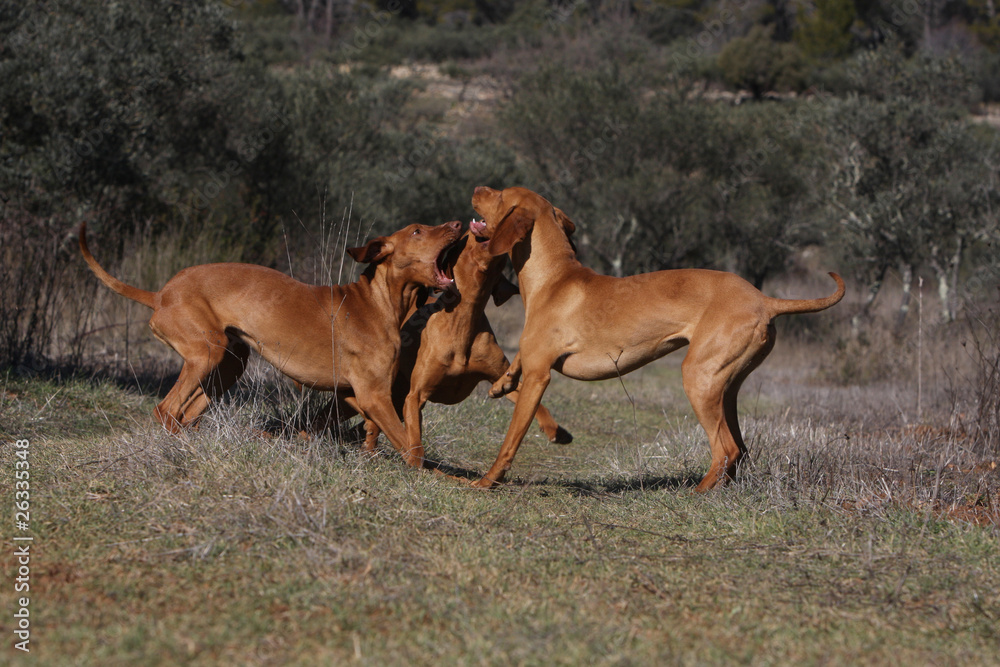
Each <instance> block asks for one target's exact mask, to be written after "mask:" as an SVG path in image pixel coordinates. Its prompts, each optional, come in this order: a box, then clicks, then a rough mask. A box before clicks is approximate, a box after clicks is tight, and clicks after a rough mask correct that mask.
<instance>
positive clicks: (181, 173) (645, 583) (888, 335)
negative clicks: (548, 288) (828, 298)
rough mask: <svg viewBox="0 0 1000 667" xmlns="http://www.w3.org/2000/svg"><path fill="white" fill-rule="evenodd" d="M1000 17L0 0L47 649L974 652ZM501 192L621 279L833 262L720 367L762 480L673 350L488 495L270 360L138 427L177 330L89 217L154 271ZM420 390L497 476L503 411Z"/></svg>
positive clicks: (643, 660)
mask: <svg viewBox="0 0 1000 667" xmlns="http://www.w3.org/2000/svg"><path fill="white" fill-rule="evenodd" d="M998 50H1000V24H998V19H997V17H996V12H995V7H994V3H993V2H991V1H989V0H985V1H980V0H968V1H962V2H949V3H942V2H921V3H916V2H912V1H911V0H873V1H868V0H865V1H861V0H857V1H852V0H814V1H811V2H810V1H807V0H797V1H796V2H787V1H785V0H732V1H730V0H638V1H633V2H617V1H606V0H571V1H566V2H556V1H547V0H505V1H503V2H478V1H472V0H446V1H443V2H423V1H421V2H412V1H409V0H408V1H405V2H404V1H397V0H379V1H378V2H372V3H361V2H347V1H343V0H282V1H280V2H278V1H273V0H271V1H269V0H259V1H253V0H226V1H225V2H223V1H220V0H192V1H185V2H172V1H167V0H155V1H154V0H137V1H134V2H128V3H104V2H94V1H86V2H70V1H69V0H48V1H34V2H28V3H7V2H5V3H0V377H2V378H3V386H2V387H0V437H2V438H3V443H4V445H3V451H5V452H6V451H8V449H7V445H8V444H9V442H12V441H13V438H14V437H18V438H21V437H29V438H31V439H32V443H33V445H32V448H33V449H32V456H33V457H37V458H33V463H32V466H33V468H32V469H33V470H35V469H36V468H35V466H36V464H37V470H38V471H39V473H38V478H37V480H38V487H37V488H38V489H39V495H38V496H37V498H36V497H34V496H33V499H32V502H33V503H37V504H35V505H33V508H34V509H35V511H36V512H37V516H39V517H42V518H40V519H39V520H38V521H37V522H36V523H34V524H33V528H34V530H36V531H37V535H38V537H39V541H40V543H43V544H44V545H45V554H46V555H45V556H44V559H43V560H40V561H39V563H41V565H40V567H41V569H40V570H38V571H37V572H38V573H39V575H38V578H37V579H36V580H35V582H34V583H33V585H36V584H37V586H38V589H37V591H38V602H39V612H38V613H39V616H38V617H37V618H38V619H39V623H40V627H45V628H57V627H58V628H59V629H60V631H59V632H58V633H56V632H54V631H51V632H50V631H49V630H45V633H44V640H40V646H41V647H43V648H41V649H40V651H42V657H43V658H44V659H48V660H49V661H50V662H53V663H56V662H59V660H60V658H61V657H64V656H69V655H73V656H82V657H79V658H78V659H80V660H89V661H91V662H95V663H96V662H102V663H106V662H115V661H116V660H117V661H120V662H128V661H131V662H141V663H143V664H155V663H156V662H157V661H159V662H163V663H176V662H182V661H194V662H201V663H205V664H213V663H216V662H220V661H225V662H239V663H241V664H273V663H275V662H287V661H288V660H289V659H294V658H298V659H299V660H301V661H302V662H303V663H308V662H315V660H317V659H319V660H322V659H328V660H333V661H337V662H344V661H347V660H360V661H366V660H367V661H370V662H372V663H373V664H388V663H392V662H396V663H399V662H404V661H405V662H413V663H416V664H430V663H435V664H440V663H441V662H459V661H461V660H469V656H476V660H477V661H478V660H479V659H480V658H481V659H482V661H483V662H487V663H497V664H510V663H522V664H551V663H553V662H564V663H566V664H579V663H581V662H596V663H603V664H649V663H653V662H741V663H760V662H777V663H791V662H795V663H801V662H803V661H804V662H806V663H816V662H826V661H832V662H835V663H856V662H859V661H860V662H865V661H867V662H899V661H904V660H905V661H916V662H925V663H948V662H954V663H962V664H990V663H992V662H995V647H996V644H997V640H998V636H997V630H996V628H997V619H998V618H1000V599H998V597H997V591H998V590H1000V578H998V572H1000V560H998V559H1000V552H998V549H997V543H998V541H997V535H998V533H997V531H998V526H1000V472H998V468H997V464H998V461H1000V345H998V343H1000V341H998V338H997V331H1000V314H998V309H997V303H998V301H1000V254H998V253H997V241H998V236H1000V225H998V214H997V211H998V206H1000V183H998V177H1000V171H998V170H1000V154H998V153H1000V141H998V129H997V127H998V125H1000V109H998V106H997V103H998V102H1000V51H998ZM481 184H488V185H493V186H497V187H502V186H508V185H514V184H522V185H526V186H528V187H531V188H533V189H536V190H538V191H540V192H542V193H543V194H545V195H546V196H547V197H549V198H550V199H551V200H552V201H553V202H554V203H555V204H556V205H558V206H560V207H561V208H563V209H564V210H565V211H566V212H567V213H568V214H569V215H570V216H571V217H572V218H573V219H574V221H575V222H576V223H577V226H578V232H577V235H576V239H575V240H576V242H577V244H578V247H579V250H580V255H581V258H582V259H583V261H584V262H585V263H587V264H588V265H590V266H593V267H594V268H596V269H598V270H600V271H603V272H606V273H611V274H617V275H624V274H629V273H635V272H639V271H647V270H654V269H661V268H673V267H686V266H699V267H712V268H719V269H726V270H732V271H736V272H737V273H739V274H741V275H743V276H744V277H745V278H747V279H748V280H750V281H752V282H753V283H755V284H756V285H758V286H762V287H763V288H764V290H765V291H766V292H767V293H769V294H775V295H778V296H789V297H798V296H803V297H804V296H815V295H817V294H822V293H826V292H828V291H829V290H830V287H831V286H830V282H829V279H828V278H826V276H825V275H824V273H825V271H827V270H836V271H838V272H840V273H841V274H843V275H845V277H847V278H848V279H849V288H850V291H849V296H848V298H847V299H846V300H845V302H844V303H843V304H841V305H839V306H838V307H837V308H836V309H834V310H833V311H830V312H828V313H826V314H824V315H822V316H814V317H803V318H787V319H785V320H782V321H780V322H779V328H780V334H779V337H780V338H781V342H779V344H778V349H777V350H776V352H775V354H774V355H772V358H771V359H769V360H768V362H767V363H766V364H765V365H764V367H763V368H761V369H760V370H759V371H757V372H756V373H755V374H754V375H753V376H752V377H751V379H750V381H748V384H747V386H746V387H745V388H744V391H743V400H742V402H741V410H743V413H742V415H743V416H742V419H743V421H744V423H745V424H746V425H747V429H748V430H747V432H748V439H749V441H750V443H751V451H752V457H751V461H750V463H749V464H748V470H747V472H748V474H747V475H746V476H745V477H744V478H743V479H742V481H740V482H739V483H737V484H735V485H733V486H731V487H730V488H729V489H727V490H725V491H724V492H722V493H718V494H713V495H712V496H711V497H709V498H697V499H695V498H692V497H690V495H689V494H688V493H687V487H688V486H690V485H691V484H692V480H697V479H698V478H699V477H700V474H701V473H702V472H703V470H704V462H705V460H706V456H707V455H706V452H705V448H704V443H703V434H702V433H701V432H700V430H699V427H698V426H697V424H695V423H694V421H693V419H692V418H691V415H690V411H689V410H688V408H687V404H686V401H685V399H684V397H683V394H682V390H681V387H680V383H679V379H678V372H677V365H678V364H679V362H680V360H679V359H670V360H667V361H666V362H664V363H662V364H659V365H656V366H654V367H651V368H650V369H648V370H645V371H643V372H642V373H640V374H638V375H634V376H629V377H628V378H625V380H626V382H625V384H624V385H622V384H619V383H617V382H616V383H611V384H578V383H569V382H562V381H559V380H557V381H555V382H554V383H553V386H552V388H551V389H550V390H549V392H548V393H547V395H546V401H547V402H548V403H549V405H550V407H552V408H553V410H554V412H555V413H556V416H557V418H559V419H560V420H561V421H562V422H563V423H564V424H566V426H567V427H568V428H569V430H571V431H572V432H574V434H575V435H576V436H577V440H576V442H575V443H574V445H572V446H571V447H570V448H558V447H552V446H548V445H545V444H544V443H534V442H532V443H528V444H526V446H525V448H524V452H523V454H522V455H521V456H520V458H519V459H518V464H517V467H516V468H515V469H514V471H513V473H514V474H513V478H514V479H513V483H512V484H511V485H509V486H508V487H505V489H504V490H502V491H501V492H499V493H495V494H485V495H484V494H472V493H470V492H469V491H467V490H463V489H462V488H460V487H458V486H457V485H455V484H453V483H452V482H450V481H445V480H441V479H437V478H433V477H431V476H421V475H415V474H412V473H411V472H409V471H405V470H404V469H403V466H402V465H401V464H400V463H399V461H398V460H397V457H394V456H392V455H388V456H385V457H377V458H376V459H375V460H367V459H366V458H364V457H363V456H362V455H361V454H360V453H359V451H358V449H357V447H356V446H354V445H353V444H352V439H351V434H350V433H347V434H341V435H340V436H339V437H337V438H335V439H333V442H331V441H330V439H327V440H326V441H322V442H320V441H308V442H303V441H299V440H298V439H297V438H296V436H295V429H294V428H293V426H292V425H293V424H295V423H297V421H298V420H300V418H301V417H303V416H304V415H308V414H309V412H310V411H311V410H312V409H313V408H314V407H315V401H316V400H317V399H316V398H314V397H309V396H305V397H303V396H301V395H299V394H298V393H295V392H293V391H292V390H291V388H290V386H289V385H288V384H287V383H285V382H283V381H282V380H280V379H279V378H277V377H275V376H274V375H273V374H271V373H270V372H269V371H267V370H266V369H260V368H256V369H255V370H254V372H253V373H251V374H250V375H249V376H248V378H247V380H246V381H244V382H241V384H240V385H239V386H238V387H237V388H236V389H235V390H234V392H233V396H232V397H231V400H227V401H224V402H223V403H222V404H220V405H218V406H216V407H215V408H213V412H212V414H211V415H210V416H209V419H208V420H207V422H206V426H205V428H203V429H202V430H201V432H199V433H193V434H188V435H187V436H186V437H185V438H181V439H178V438H173V437H170V436H167V435H166V434H163V433H160V432H158V430H157V429H155V428H152V427H151V426H150V425H149V423H148V414H149V412H150V411H151V409H152V405H153V403H155V401H156V399H155V396H156V394H161V395H162V394H163V392H164V391H165V389H166V388H168V387H169V386H170V384H171V383H172V380H173V377H172V375H173V374H174V373H176V371H177V360H176V359H175V358H174V357H172V356H171V355H170V353H169V351H167V350H165V348H163V346H162V345H160V344H159V343H158V342H156V341H155V340H152V338H151V336H149V334H148V331H147V330H146V327H145V320H146V316H147V312H146V311H145V309H144V308H142V307H139V306H136V305H134V304H130V303H127V302H125V300H124V299H121V298H120V297H118V296H117V295H114V294H111V293H109V292H108V290H106V289H104V288H103V287H102V286H100V285H99V284H98V283H97V281H96V280H94V279H93V277H92V275H91V274H90V273H89V272H88V271H87V269H86V267H84V266H83V265H82V262H80V261H79V254H78V250H77V247H76V238H75V233H76V228H77V226H78V225H79V223H80V222H81V221H87V222H88V225H89V227H88V229H89V230H90V235H91V238H92V246H93V247H94V250H95V252H96V254H97V256H98V257H99V259H100V260H101V262H102V263H103V264H104V265H105V266H107V267H108V268H109V269H110V270H111V271H112V272H113V273H115V274H116V275H118V276H120V277H122V278H123V279H124V280H126V281H127V282H129V283H132V284H137V285H140V286H142V287H146V288H156V287H158V286H160V285H162V284H163V283H164V282H165V281H166V280H167V279H169V277H170V276H172V275H173V274H174V273H175V272H176V271H177V270H179V269H180V268H183V267H184V266H188V265H191V264H196V263H203V262H210V261H251V262H257V263H262V264H266V265H269V266H273V267H276V268H278V269H281V270H283V271H287V272H290V273H292V274H293V275H294V276H295V277H297V278H300V279H303V280H308V281H314V282H320V281H330V280H333V281H342V280H347V279H348V278H349V277H350V274H351V268H350V267H349V266H346V265H345V264H344V260H343V255H344V252H343V249H344V246H345V245H349V244H354V243H355V242H360V241H361V240H363V239H364V238H365V237H370V236H372V235H375V234H378V233H384V232H388V231H391V230H393V229H395V228H398V227H399V226H401V225H403V224H405V223H409V222H413V221H417V222H426V223H439V222H443V221H446V220H452V219H456V218H457V219H462V220H467V219H469V218H470V217H471V216H472V215H473V211H472V209H471V207H470V204H469V198H470V196H471V193H472V190H473V188H474V187H475V186H476V185H481ZM490 315H491V320H492V321H493V323H494V325H495V327H496V328H497V330H498V332H499V334H500V336H501V339H502V340H503V341H504V343H505V344H510V345H513V344H514V343H515V342H516V340H517V335H518V333H519V326H520V320H519V319H518V317H519V316H518V313H517V311H516V304H513V303H512V304H508V306H506V307H505V308H504V309H502V310H500V311H491V313H490ZM678 354H680V353H678ZM623 388H624V389H625V391H624V392H623V391H622V389H623ZM426 414H427V417H426V421H427V425H428V426H427V445H428V448H429V451H430V452H431V453H432V454H433V455H434V456H436V457H438V458H441V459H443V460H445V461H447V462H449V463H452V464H455V465H459V466H464V467H467V468H469V469H470V470H473V471H476V470H479V471H481V470H484V469H485V468H486V466H487V465H488V464H489V463H490V462H491V460H492V457H493V455H494V454H495V451H496V445H497V444H498V442H499V440H500V438H501V437H502V433H503V431H504V428H505V425H506V420H507V418H508V416H509V409H508V408H506V406H502V405H498V404H496V403H490V402H487V401H485V400H483V399H482V397H474V398H473V399H471V400H470V401H467V402H466V403H465V404H463V405H460V406H455V407H451V408H442V407H433V406H432V407H429V408H428V410H427V413H426ZM469 424H476V425H477V427H476V428H473V429H470V428H469V426H468V425H469ZM262 431H263V432H269V433H271V437H261V435H260V433H261V432H262ZM5 460H8V459H7V458H5ZM12 473H13V468H12V467H11V466H5V467H3V469H2V471H0V479H2V480H3V482H2V484H0V488H10V485H9V484H8V481H9V480H10V479H12V478H11V477H10V475H12ZM35 479H36V478H35V477H32V480H33V482H34V480H35ZM33 488H36V487H33ZM5 558H7V557H6V556H5ZM3 567H4V571H5V572H7V571H11V568H12V564H11V562H10V561H9V558H8V560H5V561H3ZM33 590H34V589H33ZM10 592H11V591H10V587H6V586H5V587H4V588H3V589H2V590H0V606H3V608H4V609H9V608H10V607H11V606H12V604H13V603H8V602H9V601H8V597H5V596H9V595H10ZM8 620H9V619H8ZM4 623H5V621H3V620H2V619H0V632H2V633H4V634H9V633H8V632H7V631H8V630H9V628H8V626H7V625H4ZM57 635H58V636H57Z"/></svg>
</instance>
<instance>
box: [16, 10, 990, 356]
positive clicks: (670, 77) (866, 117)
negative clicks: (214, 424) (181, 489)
mask: <svg viewBox="0 0 1000 667" xmlns="http://www.w3.org/2000/svg"><path fill="white" fill-rule="evenodd" d="M976 2H978V0H975V1H970V2H968V3H961V2H956V3H948V4H946V5H942V6H940V7H937V12H936V14H935V16H933V17H928V16H926V15H925V13H924V11H923V5H920V4H919V3H915V2H913V0H855V1H854V2H847V1H846V0H816V1H815V2H812V3H805V4H793V3H790V2H787V1H785V0H769V1H767V2H760V3H749V2H743V3H729V4H721V3H717V2H712V1H711V0H641V1H639V2H632V3H621V2H611V1H610V0H588V2H582V1H579V0H558V1H557V0H523V1H518V0H507V1H506V2H502V3H485V2H479V1H478V0H446V1H442V2H413V1H407V2H396V1H394V0H379V1H378V2H371V3H355V2H346V1H340V2H335V1H333V0H331V1H329V2H327V1H326V0H311V1H306V0H303V1H302V2H298V1H297V0H295V1H292V0H288V1H285V0H266V1H265V0H257V1H253V0H226V1H222V0H190V1H188V2H173V1H169V0H135V1H134V2H130V3H99V2H96V1H95V0H88V1H86V2H69V0H45V1H41V0H38V1H35V2H30V3H21V4H16V3H2V4H0V207H2V208H0V213H2V218H0V224H2V225H3V229H2V230H0V232H3V235H2V238H3V239H8V240H10V239H15V238H16V239H18V240H17V241H16V244H24V245H25V248H26V249H25V251H24V252H23V253H17V252H13V251H11V250H10V248H7V249H6V250H5V252H6V253H7V254H6V255H5V258H6V259H5V261H8V262H13V261H15V260H18V259H20V260H23V262H22V265H21V266H13V265H11V266H9V267H7V270H5V271H2V272H0V299H2V300H4V303H6V304H7V306H8V308H7V310H5V311H3V313H4V317H8V319H11V318H12V319H13V320H15V321H13V322H12V323H9V324H7V325H5V327H6V328H4V329H3V330H2V331H0V336H2V337H4V342H3V345H4V346H5V347H4V349H5V350H6V351H5V352H4V353H3V354H4V359H3V360H0V365H5V364H9V362H10V360H11V359H14V358H17V359H21V360H24V359H29V358H41V357H43V356H44V355H45V354H46V350H47V349H49V348H48V347H46V346H47V345H48V340H47V338H48V339H51V336H50V335H49V334H48V333H46V332H50V331H52V330H53V329H52V327H51V321H46V320H45V318H46V317H49V318H51V317H53V316H54V315H53V313H54V312H55V311H54V309H55V308H56V306H55V305H53V304H55V303H57V302H58V299H55V300H54V301H51V302H50V301H48V300H47V299H46V298H42V293H41V292H37V290H35V291H26V290H25V287H24V285H25V284H26V283H25V280H27V279H28V277H30V276H31V275H34V274H44V275H46V276H47V277H50V278H52V279H53V280H56V282H58V281H59V280H60V278H59V276H60V275H62V274H60V273H59V271H57V270H56V269H55V268H54V267H53V269H52V270H51V271H47V270H46V269H45V268H44V264H45V262H44V261H43V260H44V259H45V258H48V259H47V261H49V262H53V263H54V262H65V261H69V260H68V258H69V257H71V256H75V253H73V252H72V246H71V244H70V243H69V242H68V240H67V235H68V234H71V233H72V230H73V229H74V228H75V227H76V225H77V224H78V223H79V222H80V221H82V220H87V221H89V222H91V223H92V226H91V230H92V234H93V235H94V236H95V238H98V237H100V238H101V240H102V241H104V246H103V248H102V250H104V251H105V252H106V253H108V255H110V256H108V259H107V261H108V262H109V265H113V264H111V263H113V262H114V261H115V257H114V256H113V254H114V251H115V249H117V250H118V252H119V254H121V253H122V252H123V249H124V248H125V247H126V245H127V237H128V236H129V235H130V234H133V233H135V232H136V231H137V230H139V231H141V233H143V234H144V235H146V236H147V237H148V238H150V239H153V240H152V241H150V243H152V244H153V245H155V243H156V239H162V240H163V242H164V244H165V245H169V239H171V238H176V237H177V236H181V235H184V236H187V237H191V238H200V236H199V234H200V233H201V232H202V231H205V230H209V231H210V232H211V234H210V235H211V237H212V238H213V239H216V241H217V243H219V244H220V246H221V245H222V244H224V245H226V246H227V247H229V248H231V249H233V251H232V253H230V254H227V258H230V259H234V258H235V259H243V260H247V261H254V262H260V263H264V264H269V265H274V266H279V267H283V266H284V262H286V261H288V257H289V255H290V254H292V253H293V252H299V251H302V252H306V251H310V252H311V251H315V248H316V243H315V239H316V238H317V237H318V234H320V233H321V232H323V231H324V229H325V228H326V227H328V226H329V225H330V223H331V222H334V223H336V222H338V221H347V222H349V223H350V225H351V228H352V229H357V230H361V231H359V232H357V233H359V234H361V233H363V234H369V235H371V234H377V233H384V232H389V231H391V230H393V229H394V228H397V227H399V226H401V225H402V224H405V223H408V222H413V221H417V222H427V223H437V222H441V221H445V220H451V219H456V218H458V219H465V218H466V216H469V215H471V213H472V211H471V207H470V205H469V196H470V193H471V192H472V189H473V188H474V187H475V186H476V185H480V184H490V185H494V186H507V185H514V184H524V185H527V186H529V187H533V188H534V189H536V190H539V191H540V192H542V193H543V194H544V195H546V196H547V197H549V198H550V199H551V200H552V201H553V203H555V204H556V205H558V206H561V207H562V208H564V209H565V210H566V212H567V213H568V214H569V215H570V217H572V218H573V219H574V220H575V221H576V222H577V224H578V227H579V231H578V234H577V238H576V241H577V243H578V245H579V247H580V252H581V255H582V256H583V258H584V260H585V261H586V262H588V263H589V264H591V265H593V266H595V267H597V268H599V269H601V270H603V271H607V272H610V273H615V274H626V273H634V272H637V271H644V270H652V269H660V268H667V267H681V266H710V267H717V268H724V269H730V270H734V271H737V272H738V273H740V274H741V275H743V276H745V277H746V278H747V279H749V280H751V281H752V282H754V283H755V284H757V285H760V284H762V283H763V282H764V281H765V280H766V279H768V278H769V277H772V276H775V275H777V274H780V273H782V272H784V271H786V270H787V269H788V267H789V266H790V265H792V264H793V263H794V261H795V258H796V256H797V255H799V254H800V253H801V252H802V251H803V249H805V248H807V247H809V246H811V245H814V244H819V245H823V246H825V247H826V248H827V249H828V253H839V259H838V266H840V267H841V270H842V271H844V272H845V273H849V274H853V277H854V278H855V279H856V280H857V281H859V282H860V283H861V285H863V286H865V287H866V288H868V290H869V292H868V293H869V294H877V292H878V289H879V287H880V285H881V284H882V279H883V278H884V276H885V275H886V273H887V272H894V271H899V272H900V274H901V275H904V276H905V275H914V276H916V275H921V276H922V275H925V274H926V276H928V277H929V278H931V279H933V280H936V281H937V282H938V286H937V288H938V294H939V295H940V296H941V300H942V304H943V315H944V316H945V317H946V318H948V317H952V316H954V314H955V312H956V311H957V308H958V305H959V304H958V302H957V299H958V298H959V296H960V295H961V294H963V292H962V284H963V283H962V280H964V278H963V277H964V276H969V275H973V276H977V275H980V274H981V273H982V272H981V271H980V269H982V268H983V267H984V266H990V267H994V266H995V248H996V243H997V239H998V235H1000V232H998V230H997V216H996V213H995V211H996V210H997V206H998V205H1000V202H998V201H997V188H998V185H997V181H998V171H997V170H998V167H997V165H998V164H1000V156H998V152H1000V148H998V145H1000V144H998V139H997V133H996V131H995V130H994V129H993V128H992V127H991V126H989V125H987V124H984V123H976V122H973V120H971V116H970V114H971V113H972V112H975V111H978V110H980V109H982V108H983V106H982V105H983V103H984V102H986V103H989V102H991V101H994V100H997V99H998V98H1000V76H998V72H1000V54H998V53H997V52H996V50H997V46H996V40H995V39H994V38H993V37H991V35H992V34H993V33H992V32H991V31H993V30H994V29H995V26H996V20H995V16H993V14H992V13H991V12H992V9H991V7H992V5H990V4H989V3H985V2H980V3H979V4H976ZM427 63H435V64H436V65H437V66H433V67H432V66H430V65H428V64H427ZM443 91H444V92H443ZM750 98H754V100H750ZM740 102H742V103H740ZM20 228H25V229H29V230H31V233H27V232H26V233H24V234H20V233H19V234H14V233H13V231H14V230H16V229H20ZM293 229H294V230H296V232H295V233H287V232H288V231H289V230H293ZM10 243H15V242H14V241H10ZM28 246H30V248H29V247H28ZM286 246H290V247H286ZM181 259H182V258H180V257H179V258H178V261H180V260H181ZM201 259H202V258H201V257H200V256H199V261H201ZM29 260H30V261H29ZM29 265H30V268H25V267H28V266H29ZM22 269H23V270H22ZM990 275H993V274H990ZM966 284H967V281H966ZM49 287H51V286H50V285H49V283H45V287H44V289H43V290H42V291H43V292H44V291H45V290H48V289H49ZM53 289H55V288H54V287H53ZM36 292H37V293H36ZM22 297H23V298H22ZM19 299H20V300H19ZM24 299H29V300H30V302H31V303H30V304H28V302H27V301H24ZM22 301H23V303H22ZM866 303H867V302H866ZM19 304H20V305H19ZM868 305H870V304H868ZM866 307H867V305H866ZM11 309H13V310H11ZM31 318H35V319H31ZM32 332H35V333H34V334H33V333H32ZM37 332H41V334H38V333H37ZM31 335H35V337H36V338H38V341H37V342H35V341H29V340H28V338H29V337H30V336H31ZM18 363H20V362H18Z"/></svg>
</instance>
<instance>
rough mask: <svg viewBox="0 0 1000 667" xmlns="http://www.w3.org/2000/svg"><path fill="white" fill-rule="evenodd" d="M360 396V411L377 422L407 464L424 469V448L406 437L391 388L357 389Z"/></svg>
mask: <svg viewBox="0 0 1000 667" xmlns="http://www.w3.org/2000/svg"><path fill="white" fill-rule="evenodd" d="M355 391H356V393H357V395H358V396H364V399H359V400H358V408H359V411H360V412H361V413H362V414H363V415H364V416H365V419H369V420H371V421H373V422H375V425H376V426H378V428H379V429H381V431H382V433H384V434H385V437H387V438H388V439H389V442H390V443H392V446H393V447H395V448H396V451H398V452H399V453H400V454H401V455H402V456H403V460H404V461H406V463H407V464H409V465H411V466H413V467H414V468H422V467H424V447H423V444H421V443H420V442H417V443H414V444H410V443H409V442H408V440H407V437H406V429H404V428H403V422H401V421H400V420H399V416H398V415H397V414H396V408H394V407H393V405H392V392H391V390H390V388H389V387H384V388H378V389H367V390H366V389H363V388H357V387H356V388H355Z"/></svg>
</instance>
